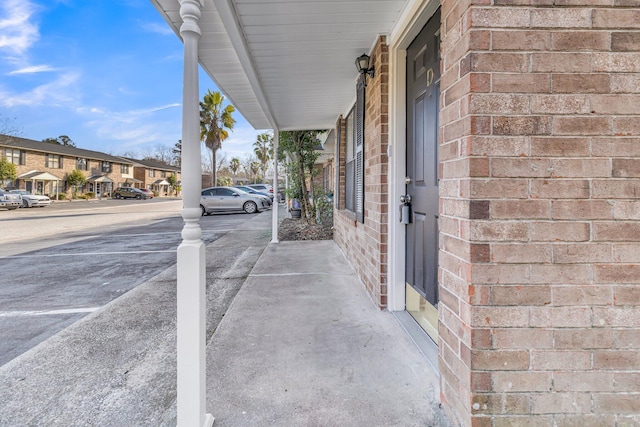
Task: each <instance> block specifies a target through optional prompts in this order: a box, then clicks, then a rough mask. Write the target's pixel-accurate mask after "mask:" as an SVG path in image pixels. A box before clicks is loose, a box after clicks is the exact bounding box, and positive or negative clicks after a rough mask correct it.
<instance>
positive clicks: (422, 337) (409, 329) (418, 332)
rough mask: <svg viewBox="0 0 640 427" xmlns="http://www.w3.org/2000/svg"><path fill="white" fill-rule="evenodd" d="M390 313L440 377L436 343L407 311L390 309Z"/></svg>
mask: <svg viewBox="0 0 640 427" xmlns="http://www.w3.org/2000/svg"><path fill="white" fill-rule="evenodd" d="M391 314H393V316H394V317H395V318H396V320H397V321H398V323H400V326H402V329H404V331H405V332H406V333H407V335H409V338H411V341H413V343H414V344H415V345H416V347H417V348H418V350H419V351H420V353H422V355H423V356H424V357H425V359H427V362H429V364H430V365H431V367H432V368H433V371H434V372H435V373H436V375H437V376H438V378H440V371H439V370H438V346H437V345H436V343H435V342H434V341H433V340H432V339H431V337H430V336H429V334H427V333H426V332H425V331H424V329H422V328H421V327H420V325H419V324H418V322H416V320H415V319H414V318H413V317H412V316H411V315H410V314H409V313H408V312H407V311H392V312H391Z"/></svg>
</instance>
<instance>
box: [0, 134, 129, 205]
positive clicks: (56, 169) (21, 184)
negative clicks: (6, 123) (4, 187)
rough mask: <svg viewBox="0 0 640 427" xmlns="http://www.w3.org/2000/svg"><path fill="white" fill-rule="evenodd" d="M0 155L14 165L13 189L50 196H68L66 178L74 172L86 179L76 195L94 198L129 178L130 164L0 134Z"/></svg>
mask: <svg viewBox="0 0 640 427" xmlns="http://www.w3.org/2000/svg"><path fill="white" fill-rule="evenodd" d="M0 155H2V157H3V158H5V159H7V160H8V161H9V162H10V163H13V164H15V165H16V168H17V172H18V178H17V179H16V181H15V183H13V187H15V188H20V189H24V190H27V191H31V192H33V193H35V194H46V195H49V196H51V197H55V196H57V195H58V194H65V195H66V196H71V193H72V190H73V189H72V188H71V186H70V185H69V184H68V182H67V177H68V175H69V173H71V172H72V171H73V170H75V169H77V170H80V171H81V172H82V173H83V174H84V175H85V177H86V179H87V181H86V184H85V185H84V186H83V187H82V188H80V189H79V190H80V192H91V193H94V194H95V195H96V197H102V196H107V195H109V194H110V193H111V192H112V191H113V189H114V188H116V187H118V186H122V185H125V183H127V182H128V181H129V180H132V179H133V163H132V162H130V161H128V160H126V159H123V158H120V157H115V156H112V155H109V154H105V153H100V152H98V151H92V150H85V149H82V148H76V147H70V146H65V145H58V144H51V143H47V142H40V141H34V140H31V139H25V138H18V137H15V136H9V135H0Z"/></svg>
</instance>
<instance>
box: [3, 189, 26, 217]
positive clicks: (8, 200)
mask: <svg viewBox="0 0 640 427" xmlns="http://www.w3.org/2000/svg"><path fill="white" fill-rule="evenodd" d="M21 204H22V200H20V196H19V195H17V194H12V193H9V192H8V191H4V190H3V189H1V188H0V208H5V209H9V210H10V211H12V210H14V209H18V208H19V207H20V205H21Z"/></svg>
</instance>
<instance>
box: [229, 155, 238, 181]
mask: <svg viewBox="0 0 640 427" xmlns="http://www.w3.org/2000/svg"><path fill="white" fill-rule="evenodd" d="M229 169H230V170H231V173H233V177H234V178H235V177H236V175H238V171H239V170H240V159H239V158H237V157H234V158H232V159H231V161H230V162H229Z"/></svg>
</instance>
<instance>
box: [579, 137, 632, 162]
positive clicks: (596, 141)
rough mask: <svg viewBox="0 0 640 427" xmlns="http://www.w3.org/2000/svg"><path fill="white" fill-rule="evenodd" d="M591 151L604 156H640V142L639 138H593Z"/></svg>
mask: <svg viewBox="0 0 640 427" xmlns="http://www.w3.org/2000/svg"><path fill="white" fill-rule="evenodd" d="M591 152H592V154H593V155H594V156H602V157H640V144H638V139H637V138H621V137H617V138H593V147H592V150H591Z"/></svg>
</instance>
